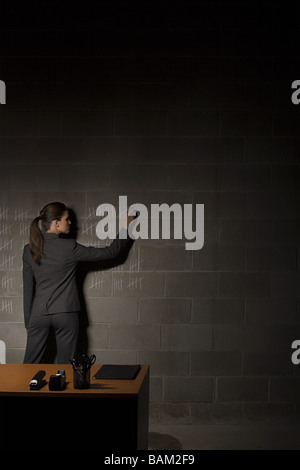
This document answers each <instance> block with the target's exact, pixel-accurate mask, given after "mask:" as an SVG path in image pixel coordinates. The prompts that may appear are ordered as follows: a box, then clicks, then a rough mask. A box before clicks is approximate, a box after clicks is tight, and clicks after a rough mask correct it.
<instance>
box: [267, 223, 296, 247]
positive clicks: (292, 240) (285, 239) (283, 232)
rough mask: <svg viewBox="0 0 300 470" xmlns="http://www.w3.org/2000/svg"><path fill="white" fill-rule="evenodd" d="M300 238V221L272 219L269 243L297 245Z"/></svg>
mask: <svg viewBox="0 0 300 470" xmlns="http://www.w3.org/2000/svg"><path fill="white" fill-rule="evenodd" d="M299 240H300V221H299V220H297V219H291V220H288V219H278V220H272V224H271V243H274V245H284V246H298V243H299Z"/></svg>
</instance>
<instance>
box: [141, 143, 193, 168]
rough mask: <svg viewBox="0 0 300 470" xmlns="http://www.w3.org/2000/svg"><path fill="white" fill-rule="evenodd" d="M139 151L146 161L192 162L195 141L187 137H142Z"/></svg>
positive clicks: (143, 160) (142, 159) (142, 160)
mask: <svg viewBox="0 0 300 470" xmlns="http://www.w3.org/2000/svg"><path fill="white" fill-rule="evenodd" d="M138 153H139V158H140V161H141V162H145V163H182V162H183V161H186V162H192V161H193V154H194V142H193V140H192V139H190V138H187V137H141V138H139V139H138Z"/></svg>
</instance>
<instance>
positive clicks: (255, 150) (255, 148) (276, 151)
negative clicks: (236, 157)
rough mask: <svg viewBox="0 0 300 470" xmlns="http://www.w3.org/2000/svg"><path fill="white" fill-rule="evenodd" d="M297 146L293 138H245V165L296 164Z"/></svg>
mask: <svg viewBox="0 0 300 470" xmlns="http://www.w3.org/2000/svg"><path fill="white" fill-rule="evenodd" d="M296 160H297V144H296V139H295V138H294V137H247V138H246V139H245V162H246V163H260V164H262V163H264V164H266V163H270V164H279V163H285V164H286V163H296Z"/></svg>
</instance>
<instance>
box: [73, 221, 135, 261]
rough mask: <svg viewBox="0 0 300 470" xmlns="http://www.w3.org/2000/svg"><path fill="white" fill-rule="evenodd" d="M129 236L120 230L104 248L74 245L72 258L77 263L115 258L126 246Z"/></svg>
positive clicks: (124, 230)
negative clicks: (73, 257)
mask: <svg viewBox="0 0 300 470" xmlns="http://www.w3.org/2000/svg"><path fill="white" fill-rule="evenodd" d="M128 240H129V236H128V233H127V230H126V229H121V231H120V233H119V235H117V237H116V239H115V240H114V241H113V242H112V243H111V244H110V245H109V246H106V247H104V248H96V247H94V246H84V245H80V244H79V243H75V246H74V256H75V259H76V260H77V261H105V260H109V259H113V258H116V257H117V256H118V255H119V253H120V252H121V251H122V250H123V248H124V247H125V246H126V245H127V243H128Z"/></svg>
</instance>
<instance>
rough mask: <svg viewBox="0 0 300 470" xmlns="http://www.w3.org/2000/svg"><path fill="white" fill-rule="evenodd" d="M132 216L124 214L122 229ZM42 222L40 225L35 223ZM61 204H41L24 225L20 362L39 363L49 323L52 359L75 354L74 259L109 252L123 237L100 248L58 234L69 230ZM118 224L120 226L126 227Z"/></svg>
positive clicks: (113, 252) (110, 255)
mask: <svg viewBox="0 0 300 470" xmlns="http://www.w3.org/2000/svg"><path fill="white" fill-rule="evenodd" d="M133 218H134V217H130V216H127V223H126V229H127V227H128V225H129V223H130V222H131V221H132V220H133ZM39 224H41V226H42V231H41V230H40V228H39ZM70 224H71V222H70V219H69V212H68V209H67V207H66V206H65V205H64V204H62V203H61V202H52V203H50V204H47V205H46V206H45V207H44V208H43V209H42V210H41V212H40V215H39V217H36V218H35V219H34V220H33V221H32V223H31V226H30V241H29V245H25V247H24V252H23V290H24V319H25V327H26V328H27V346H26V351H25V357H24V364H26V363H40V362H41V361H42V358H43V354H44V351H45V348H46V343H47V339H48V335H49V332H50V329H51V327H53V328H54V331H55V336H56V345H57V362H58V364H66V363H68V362H69V359H72V358H73V357H74V354H75V350H76V344H77V335H78V312H79V311H80V303H79V297H78V292H77V286H76V280H75V273H76V267H77V264H78V262H79V261H102V260H107V259H112V258H115V257H116V256H117V255H118V254H119V253H120V251H121V250H122V249H123V248H124V246H125V245H126V244H127V243H128V240H129V237H126V236H125V237H123V238H124V239H123V238H122V237H120V238H119V237H117V238H116V239H115V240H114V241H113V242H112V244H111V245H110V246H108V247H105V248H95V247H85V246H83V245H80V244H78V243H76V241H75V240H73V239H68V238H63V236H62V237H61V235H66V234H68V233H69V231H70ZM126 229H125V228H124V229H121V230H126Z"/></svg>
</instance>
